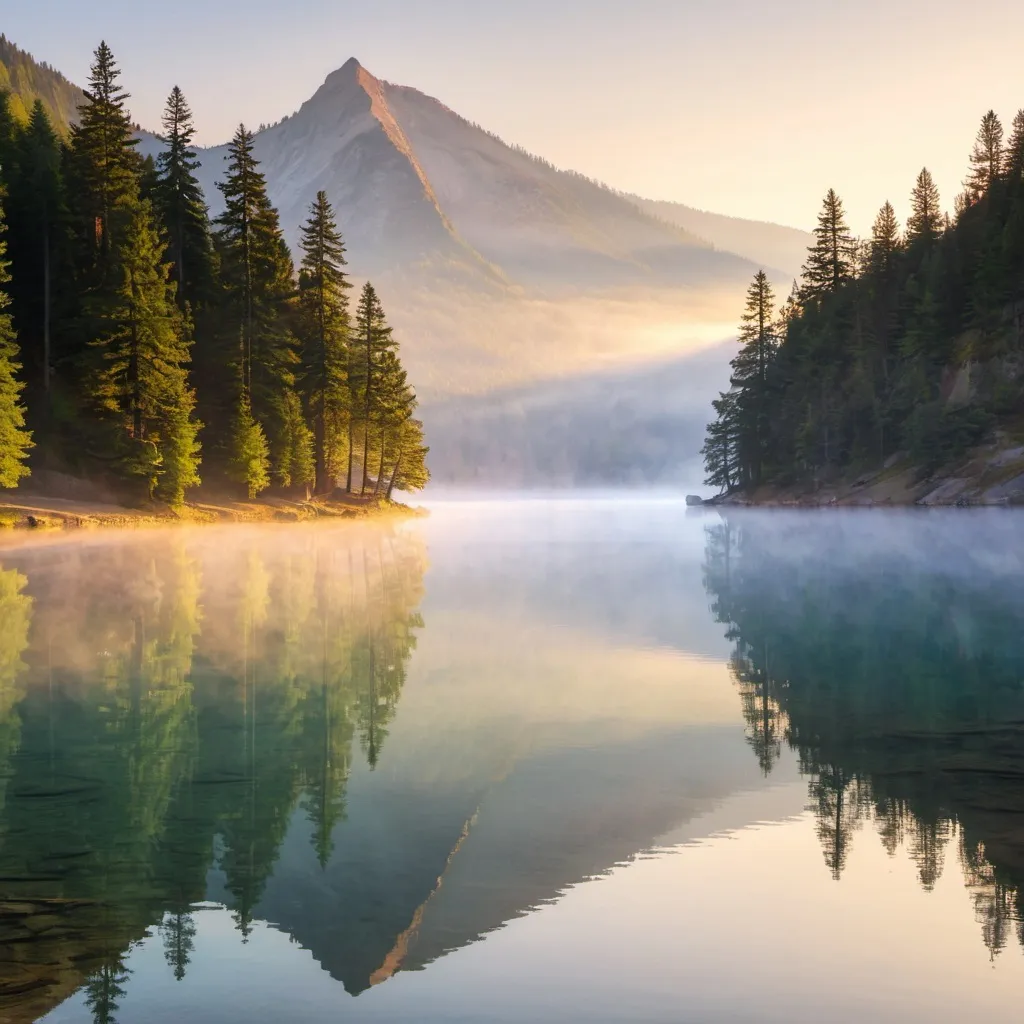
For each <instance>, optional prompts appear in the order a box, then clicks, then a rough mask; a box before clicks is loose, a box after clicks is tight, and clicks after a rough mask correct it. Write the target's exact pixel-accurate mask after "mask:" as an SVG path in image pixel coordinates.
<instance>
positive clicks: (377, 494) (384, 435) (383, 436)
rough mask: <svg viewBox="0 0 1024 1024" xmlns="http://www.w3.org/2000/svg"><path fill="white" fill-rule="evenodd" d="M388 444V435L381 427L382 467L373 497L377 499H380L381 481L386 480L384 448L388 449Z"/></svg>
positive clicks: (380, 467)
mask: <svg viewBox="0 0 1024 1024" xmlns="http://www.w3.org/2000/svg"><path fill="white" fill-rule="evenodd" d="M386 444H387V433H386V432H385V430H384V428H383V427H381V430H380V466H379V467H378V469H377V481H376V483H375V484H374V485H373V496H374V497H375V498H378V497H380V485H381V481H382V480H383V479H384V448H385V447H386Z"/></svg>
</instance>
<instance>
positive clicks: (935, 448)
mask: <svg viewBox="0 0 1024 1024" xmlns="http://www.w3.org/2000/svg"><path fill="white" fill-rule="evenodd" d="M991 429H992V416H991V415H990V414H989V413H988V411H987V410H985V409H981V408H977V407H972V406H961V407H958V408H954V409H948V408H946V407H945V405H944V404H943V403H942V402H938V401H936V402H926V403H924V404H922V405H919V406H918V407H917V408H916V409H915V410H914V411H913V412H912V413H911V414H910V417H909V419H908V420H907V427H906V440H907V446H908V448H909V450H910V456H911V459H912V460H913V462H914V464H915V465H916V466H917V467H918V472H919V473H920V475H921V476H922V477H928V476H931V475H932V473H934V472H935V471H936V470H938V469H940V468H941V467H943V466H945V465H948V464H950V463H952V462H955V461H956V460H957V459H960V458H963V456H964V455H965V454H966V453H967V452H968V451H969V450H970V449H971V448H972V447H974V446H975V445H976V444H979V443H980V442H981V441H983V440H984V438H985V436H986V434H988V433H989V431H990V430H991Z"/></svg>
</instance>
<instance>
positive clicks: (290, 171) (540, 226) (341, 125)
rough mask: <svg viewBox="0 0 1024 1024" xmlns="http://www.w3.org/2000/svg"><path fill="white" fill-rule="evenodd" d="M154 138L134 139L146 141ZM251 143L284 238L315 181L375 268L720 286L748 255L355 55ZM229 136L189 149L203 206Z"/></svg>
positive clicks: (747, 269)
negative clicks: (662, 216)
mask: <svg viewBox="0 0 1024 1024" xmlns="http://www.w3.org/2000/svg"><path fill="white" fill-rule="evenodd" d="M157 145H158V143H157V142H156V140H155V139H154V138H149V139H144V140H143V146H142V149H143V151H151V150H152V149H154V148H156V146H157ZM255 151H256V156H257V158H258V159H259V160H260V161H261V163H262V165H263V166H262V169H263V172H264V173H265V174H266V176H267V184H268V188H269V191H270V195H271V198H272V199H273V201H274V203H275V205H276V206H277V207H278V209H279V211H280V213H281V224H282V227H283V228H284V231H285V235H286V237H287V238H288V240H289V242H290V243H291V244H292V245H295V243H296V242H297V240H298V234H299V227H300V225H301V224H302V222H303V220H304V219H305V216H306V212H307V209H308V205H309V202H310V200H311V199H312V197H313V196H314V195H315V194H316V192H317V191H318V190H320V189H323V190H325V191H326V192H327V193H328V195H329V196H330V198H331V200H332V202H333V203H334V204H335V207H336V208H337V210H338V212H339V219H340V222H341V224H342V226H343V229H344V232H345V237H346V241H347V244H348V246H349V252H350V253H351V256H352V261H353V264H354V265H355V266H357V267H358V268H359V269H360V271H361V272H364V273H379V272H381V271H382V270H388V269H395V268H396V267H399V266H409V265H410V264H423V263H424V262H430V263H433V264H435V265H440V266H443V267H444V268H445V270H446V272H449V273H450V272H451V271H452V270H453V269H455V268H456V267H458V269H459V270H460V271H463V272H464V271H465V270H467V269H472V270H473V271H474V272H476V273H483V274H484V275H485V276H489V277H490V278H491V279H492V280H501V281H508V282H511V283H514V284H519V285H525V286H529V287H531V288H533V289H537V288H543V289H545V290H546V291H552V290H555V291H557V290H559V289H563V290H564V289H566V288H569V289H573V290H578V289H584V290H585V289H595V288H608V287H633V286H637V285H649V286H653V287H657V288H666V287H667V288H695V287H703V286H707V285H711V286H714V287H720V286H723V285H725V286H731V285H735V284H737V283H738V282H741V281H746V279H747V278H748V277H749V276H750V274H751V273H752V272H753V269H754V268H753V264H752V263H751V262H750V261H749V260H747V259H745V258H744V257H743V256H737V255H734V254H733V253H728V252H721V251H716V250H715V249H714V248H713V247H712V246H711V245H710V244H709V243H708V242H706V241H705V240H704V239H702V238H699V237H697V236H696V235H694V234H693V233H690V232H687V231H685V230H682V229H680V228H678V227H676V226H674V225H672V224H669V223H667V222H666V221H664V220H659V219H658V218H656V217H653V216H651V215H650V214H647V213H645V212H643V211H642V210H641V209H640V207H639V206H638V205H637V204H636V203H635V202H633V201H631V200H629V199H625V198H623V197H622V196H620V195H618V194H617V193H615V192H613V191H611V190H610V189H607V188H604V187H602V186H599V185H596V184H595V183H593V182H590V181H588V180H587V179H585V178H583V177H581V176H579V175H574V174H570V173H567V172H564V171H559V170H557V169H556V168H554V167H552V166H550V165H549V164H547V163H545V162H544V161H541V160H538V159H536V158H534V157H531V156H529V155H527V154H525V153H523V152H521V151H519V150H517V149H515V148H513V147H511V146H508V145H506V144H505V143H503V142H501V141H500V140H499V139H497V138H495V137H494V136H492V135H490V134H488V133H487V132H485V131H484V130H483V129H481V128H478V127H476V126H474V125H471V124H470V123H469V122H467V121H465V120H464V119H463V118H461V117H459V116H458V115H457V114H455V113H454V112H453V111H451V110H449V109H448V108H447V107H445V106H444V105H443V104H441V103H440V102H438V101H437V100H435V99H432V98H430V97H428V96H425V95H424V94H423V93H420V92H418V91H416V90H415V89H410V88H406V87H403V86H396V85H390V84H388V83H385V82H382V81H380V80H379V79H377V78H375V77H374V76H373V75H372V74H370V73H369V72H368V71H367V70H366V69H365V68H363V67H362V66H361V65H360V64H359V62H358V61H356V60H355V59H352V60H349V61H348V62H347V63H346V64H345V65H344V66H343V67H341V68H339V69H338V70H337V71H335V72H333V73H332V74H330V75H329V76H328V77H327V79H326V80H325V82H324V84H323V85H322V86H321V87H320V89H318V90H317V92H316V94H315V95H314V96H313V97H312V98H311V99H310V100H308V101H307V102H306V103H304V104H303V105H302V107H300V109H299V110H298V111H297V112H296V113H295V114H293V115H291V116H290V117H287V118H285V119H284V120H283V121H281V122H279V123H278V124H276V125H273V126H272V127H270V128H267V129H264V130H263V131H261V132H260V133H259V134H258V136H257V137H256V144H255ZM226 156H227V147H226V146H220V147H216V148H213V149H208V150H204V151H202V152H201V153H200V161H201V171H200V175H201V180H202V183H203V186H204V191H205V192H206V196H207V200H208V202H209V203H210V207H211V211H212V212H213V214H214V215H216V214H217V213H219V212H220V209H221V206H222V201H221V197H220V193H219V191H218V190H217V188H216V183H217V181H218V180H220V179H221V178H222V177H223V174H224V169H225V159H226Z"/></svg>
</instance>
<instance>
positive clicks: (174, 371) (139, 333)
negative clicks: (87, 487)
mask: <svg viewBox="0 0 1024 1024" xmlns="http://www.w3.org/2000/svg"><path fill="white" fill-rule="evenodd" d="M122 214H123V216H124V217H125V221H126V222H125V223H124V225H123V226H119V231H118V235H119V237H120V238H121V239H122V241H121V243H120V244H119V246H118V248H117V250H116V252H115V254H114V260H115V268H116V271H117V275H116V280H117V282H118V287H117V288H116V290H113V291H112V292H111V293H110V294H109V295H106V296H103V299H102V303H103V304H102V306H100V305H99V301H100V300H99V299H98V298H97V300H96V301H97V308H96V309H95V311H94V319H95V321H96V323H97V324H98V327H99V331H98V337H97V338H96V339H95V341H94V342H93V344H94V346H95V348H96V349H97V351H98V354H99V359H98V362H97V365H96V368H95V371H94V372H93V374H91V377H90V379H91V398H92V401H93V403H94V405H95V407H96V408H97V411H98V412H99V414H100V417H101V422H102V423H104V424H105V425H108V426H109V427H110V428H111V434H112V436H111V444H112V446H113V449H114V451H116V452H117V453H118V457H119V462H120V464H121V466H122V468H123V471H124V472H125V473H126V474H127V475H129V476H135V477H140V478H142V479H143V480H144V481H145V484H146V490H147V493H148V494H149V495H150V496H153V495H154V494H157V493H159V494H161V495H163V496H164V497H166V498H167V500H169V501H170V502H171V503H173V504H180V503H181V501H182V500H183V497H184V491H185V489H186V488H188V487H190V486H193V485H194V484H196V483H198V475H197V470H198V466H199V445H198V441H197V432H198V426H197V425H196V424H195V423H194V422H193V421H192V415H191V414H192V410H193V409H194V407H195V396H194V394H193V392H192V390H191V388H190V387H189V384H188V370H187V366H188V360H189V347H190V343H189V340H188V338H187V331H186V326H185V323H184V321H183V320H182V318H181V316H180V314H179V313H178V310H177V307H176V306H175V304H174V286H173V285H171V284H170V283H169V281H168V275H169V271H170V268H169V267H168V266H167V264H165V263H163V262H162V259H163V254H164V250H165V246H164V243H163V239H162V238H161V237H160V235H159V233H158V231H157V228H156V224H155V222H154V220H153V211H152V207H151V206H150V204H149V202H148V201H146V200H139V201H136V202H135V203H134V204H132V206H131V207H129V208H127V209H124V210H123V211H122Z"/></svg>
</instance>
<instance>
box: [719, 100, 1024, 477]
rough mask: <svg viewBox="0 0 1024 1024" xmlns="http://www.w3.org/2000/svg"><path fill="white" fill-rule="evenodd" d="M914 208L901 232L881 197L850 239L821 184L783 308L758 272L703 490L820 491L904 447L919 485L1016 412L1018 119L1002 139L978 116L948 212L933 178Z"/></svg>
mask: <svg viewBox="0 0 1024 1024" xmlns="http://www.w3.org/2000/svg"><path fill="white" fill-rule="evenodd" d="M911 210H912V212H911V215H910V218H909V219H908V221H907V224H906V228H905V230H901V228H900V225H899V224H898V222H897V220H896V215H895V213H894V211H893V208H892V205H891V204H890V203H888V202H886V203H885V204H884V205H883V206H882V208H881V210H880V211H879V213H878V216H877V218H876V219H875V222H874V226H873V228H872V232H871V237H870V239H868V240H866V241H860V240H858V239H856V238H854V236H853V234H852V233H851V232H850V229H849V228H848V226H847V223H846V219H845V215H844V212H843V204H842V202H841V200H840V198H839V196H837V195H836V193H835V192H834V191H832V190H831V189H830V190H829V192H828V193H827V195H826V196H825V200H824V203H823V205H822V209H821V213H820V214H819V217H818V225H817V227H816V228H815V231H814V244H813V245H812V246H811V248H810V249H809V251H808V257H807V262H806V264H805V266H804V268H803V273H802V279H801V280H800V281H799V282H798V283H796V284H795V285H794V288H793V291H792V293H791V295H790V296H789V298H788V300H787V301H786V302H785V303H784V304H783V305H782V306H781V308H777V306H776V300H775V296H774V294H773V292H772V288H771V285H770V283H769V282H768V280H767V278H766V277H765V275H764V273H763V272H761V273H758V275H757V276H756V278H755V279H754V282H753V284H752V285H751V287H750V290H749V291H748V293H747V304H746V310H745V312H744V315H743V322H742V326H741V330H740V351H739V353H738V354H737V356H736V358H735V359H734V360H733V363H732V368H733V374H732V380H731V387H730V389H729V391H727V392H725V393H724V394H722V395H720V396H719V398H718V399H717V400H716V401H715V402H714V410H715V419H714V421H713V422H712V423H711V424H710V425H709V426H708V431H707V439H706V443H705V446H704V449H703V454H704V458H705V464H706V467H707V473H708V483H709V484H712V485H714V486H716V487H719V488H721V489H723V490H736V489H740V490H743V489H748V488H752V487H756V486H757V485H759V484H762V483H778V484H792V483H811V482H813V483H815V484H817V483H819V482H822V481H824V480H828V479H829V478H834V477H836V476H838V475H839V474H841V473H843V472H848V471H850V470H851V469H852V468H856V467H858V466H861V465H863V466H872V465H875V464H877V463H880V462H884V461H885V460H886V459H887V458H888V457H889V456H890V455H892V454H894V453H896V452H898V451H902V452H906V453H908V455H909V456H910V457H911V458H912V459H913V461H914V463H915V464H916V465H917V466H918V467H919V470H920V471H921V473H922V474H924V475H928V474H930V473H932V472H934V471H935V470H936V469H938V468H939V467H940V466H942V465H943V464H945V463H947V462H949V461H950V460H951V459H954V458H956V457H957V456H959V455H961V454H963V453H964V452H965V451H966V450H967V449H969V448H970V447H971V446H972V445H974V444H976V443H978V442H979V441H981V440H982V439H983V438H984V437H985V435H986V434H988V433H989V432H990V431H991V430H992V429H993V427H995V426H996V425H999V424H1004V423H1007V422H1008V421H1011V420H1012V417H1013V416H1014V415H1019V413H1020V412H1021V411H1022V408H1024V406H1022V399H1024V372H1022V371H1024V366H1022V363H1024V110H1021V111H1020V112H1018V114H1017V115H1016V117H1015V118H1014V121H1013V126H1012V130H1011V133H1010V137H1009V140H1008V141H1004V134H1003V128H1002V125H1001V123H1000V121H999V118H998V117H997V116H996V114H995V113H994V112H993V111H989V112H988V113H987V114H986V115H985V116H984V117H983V118H982V122H981V127H980V129H979V131H978V136H977V140H976V142H975V146H974V150H973V152H972V153H971V156H970V171H969V174H968V177H967V180H966V182H965V185H964V190H963V192H962V193H961V194H960V195H959V196H957V198H956V202H955V209H954V213H953V215H952V216H949V215H948V214H945V213H943V212H942V209H941V206H940V200H939V193H938V189H937V188H936V186H935V182H934V181H933V179H932V176H931V175H930V174H929V172H928V170H927V169H925V170H922V171H921V173H920V174H919V175H918V177H917V180H916V181H915V183H914V187H913V191H912V193H911ZM963 368H967V369H969V371H970V387H969V388H964V387H960V388H955V387H954V384H955V382H956V381H957V380H958V378H959V379H960V380H961V381H962V380H963V377H964V373H963ZM958 371H959V372H958ZM965 392H967V393H966V394H965Z"/></svg>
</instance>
